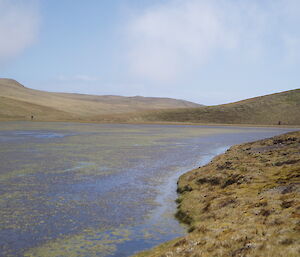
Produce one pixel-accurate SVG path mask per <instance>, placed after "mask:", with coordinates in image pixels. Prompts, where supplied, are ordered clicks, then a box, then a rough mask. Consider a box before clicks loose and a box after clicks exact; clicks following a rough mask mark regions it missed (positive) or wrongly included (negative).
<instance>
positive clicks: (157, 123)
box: [0, 119, 300, 129]
mask: <svg viewBox="0 0 300 257" xmlns="http://www.w3.org/2000/svg"><path fill="white" fill-rule="evenodd" d="M1 122H28V123H39V122H40V123H47V122H51V123H80V124H120V125H121V124H124V125H178V126H216V127H245V128H249V127H250V128H279V129H280V128H283V129H284V128H295V129H300V124H299V125H284V124H283V125H268V124H238V123H237V124H225V123H224V124H223V123H193V122H163V121H162V122H109V121H86V120H33V121H31V120H1V119H0V124H1Z"/></svg>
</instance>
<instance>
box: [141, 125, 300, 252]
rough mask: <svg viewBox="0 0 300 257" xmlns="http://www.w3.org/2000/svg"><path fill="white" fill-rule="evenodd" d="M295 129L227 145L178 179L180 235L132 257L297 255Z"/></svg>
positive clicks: (299, 141) (299, 161)
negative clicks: (182, 233) (185, 228)
mask: <svg viewBox="0 0 300 257" xmlns="http://www.w3.org/2000/svg"><path fill="white" fill-rule="evenodd" d="M299 153H300V131H298V132H292V133H288V134H284V135H281V136H276V137H273V138H270V139H265V140H260V141H256V142H253V143H246V144H242V145H237V146H234V147H231V148H230V149H229V150H228V151H227V152H226V153H225V154H223V155H220V156H217V157H216V158H215V159H213V161H212V162H211V163H209V164H208V165H206V166H203V167H201V168H198V169H195V170H192V171H190V172H188V173H186V174H184V175H183V176H181V177H180V179H179V182H178V192H179V194H180V195H179V198H178V199H177V201H176V202H177V204H178V210H177V213H176V217H177V218H178V219H180V220H181V221H182V222H184V223H186V224H188V226H189V230H188V232H189V233H188V234H187V235H186V236H185V237H181V238H177V239H175V240H173V241H170V242H167V243H165V244H162V245H160V246H158V247H156V248H154V249H152V250H150V251H146V252H142V253H140V254H137V255H136V257H142V256H143V257H146V256H151V257H166V256H174V257H175V256H191V257H199V256H203V257H204V256H233V257H237V256H295V257H296V256H299V255H300V155H299Z"/></svg>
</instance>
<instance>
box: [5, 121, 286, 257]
mask: <svg viewBox="0 0 300 257" xmlns="http://www.w3.org/2000/svg"><path fill="white" fill-rule="evenodd" d="M291 130H292V129H286V128H285V129H284V128H282V129H281V128H280V129H279V128H248V127H216V126H183V125H176V126H175V125H124V124H84V123H82V124H81V123H50V122H45V123H38V122H1V123H0V167H1V170H0V186H1V187H0V194H1V196H0V229H1V230H0V256H24V255H25V256H50V257H51V256H103V257H108V256H114V257H117V256H118V257H124V256H130V255H132V254H134V253H135V252H137V251H141V250H145V249H148V248H151V247H153V246H154V245H156V244H158V243H161V242H164V241H167V240H170V239H173V238H175V237H178V236H181V235H183V234H184V233H185V227H184V226H183V225H180V224H179V223H178V222H177V220H176V219H175V218H174V213H175V211H176V204H175V202H174V200H175V199H176V181H177V179H178V177H179V176H180V175H181V174H183V173H185V172H187V171H189V170H191V169H193V168H196V167H199V166H200V165H203V164H205V163H207V162H209V161H210V160H211V158H212V157H214V156H215V155H217V154H220V153H222V152H224V151H225V150H226V149H227V148H228V147H230V146H231V145H234V144H238V143H243V142H248V141H253V140H257V139H261V138H266V137H271V136H274V135H278V134H281V133H284V132H288V131H291Z"/></svg>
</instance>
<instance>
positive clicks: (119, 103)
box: [0, 78, 201, 121]
mask: <svg viewBox="0 0 300 257" xmlns="http://www.w3.org/2000/svg"><path fill="white" fill-rule="evenodd" d="M199 106H201V105H199V104H195V103H192V102H188V101H184V100H177V99H172V98H158V97H157V98H156V97H141V96H134V97H123V96H113V95H105V96H98V95H85V94H71V93H52V92H45V91H40V90H34V89H30V88H26V87H24V86H23V85H22V84H20V83H19V82H17V81H15V80H13V79H6V78H3V79H0V120H28V119H31V116H33V118H34V120H45V121H46V120H52V121H56V120H57V121H60V120H65V121H68V120H72V121H91V120H93V117H95V116H97V115H119V114H124V113H137V112H143V111H149V110H158V109H159V110H163V109H174V108H188V107H189V108H190V107H199Z"/></svg>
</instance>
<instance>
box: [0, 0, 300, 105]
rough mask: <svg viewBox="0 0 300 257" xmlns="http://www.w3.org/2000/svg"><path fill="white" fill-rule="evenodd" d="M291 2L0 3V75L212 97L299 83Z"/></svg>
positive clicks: (64, 85) (298, 9) (86, 88)
mask: <svg viewBox="0 0 300 257" xmlns="http://www.w3.org/2000/svg"><path fill="white" fill-rule="evenodd" d="M299 67H300V1H299V0H265V1H260V0H155V1H154V0H152V1H150V0H145V1H141V0H109V1H104V0H103V1H101V0H86V1H83V0H51V1H49V0H0V77H9V78H14V79H16V80H18V81H19V82H21V83H23V84H24V85H25V86H27V87H31V88H35V89H40V90H47V91H59V92H76V93H88V94H99V95H103V94H117V95H127V96H129V95H143V96H159V97H172V98H181V99H186V100H191V101H194V102H198V103H202V104H208V105H209V104H220V103H227V102H231V101H237V100H241V99H244V98H249V97H253V96H258V95H264V94H268V93H274V92H279V91H284V90H290V89H295V88H299V87H300V72H299V70H300V69H299Z"/></svg>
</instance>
